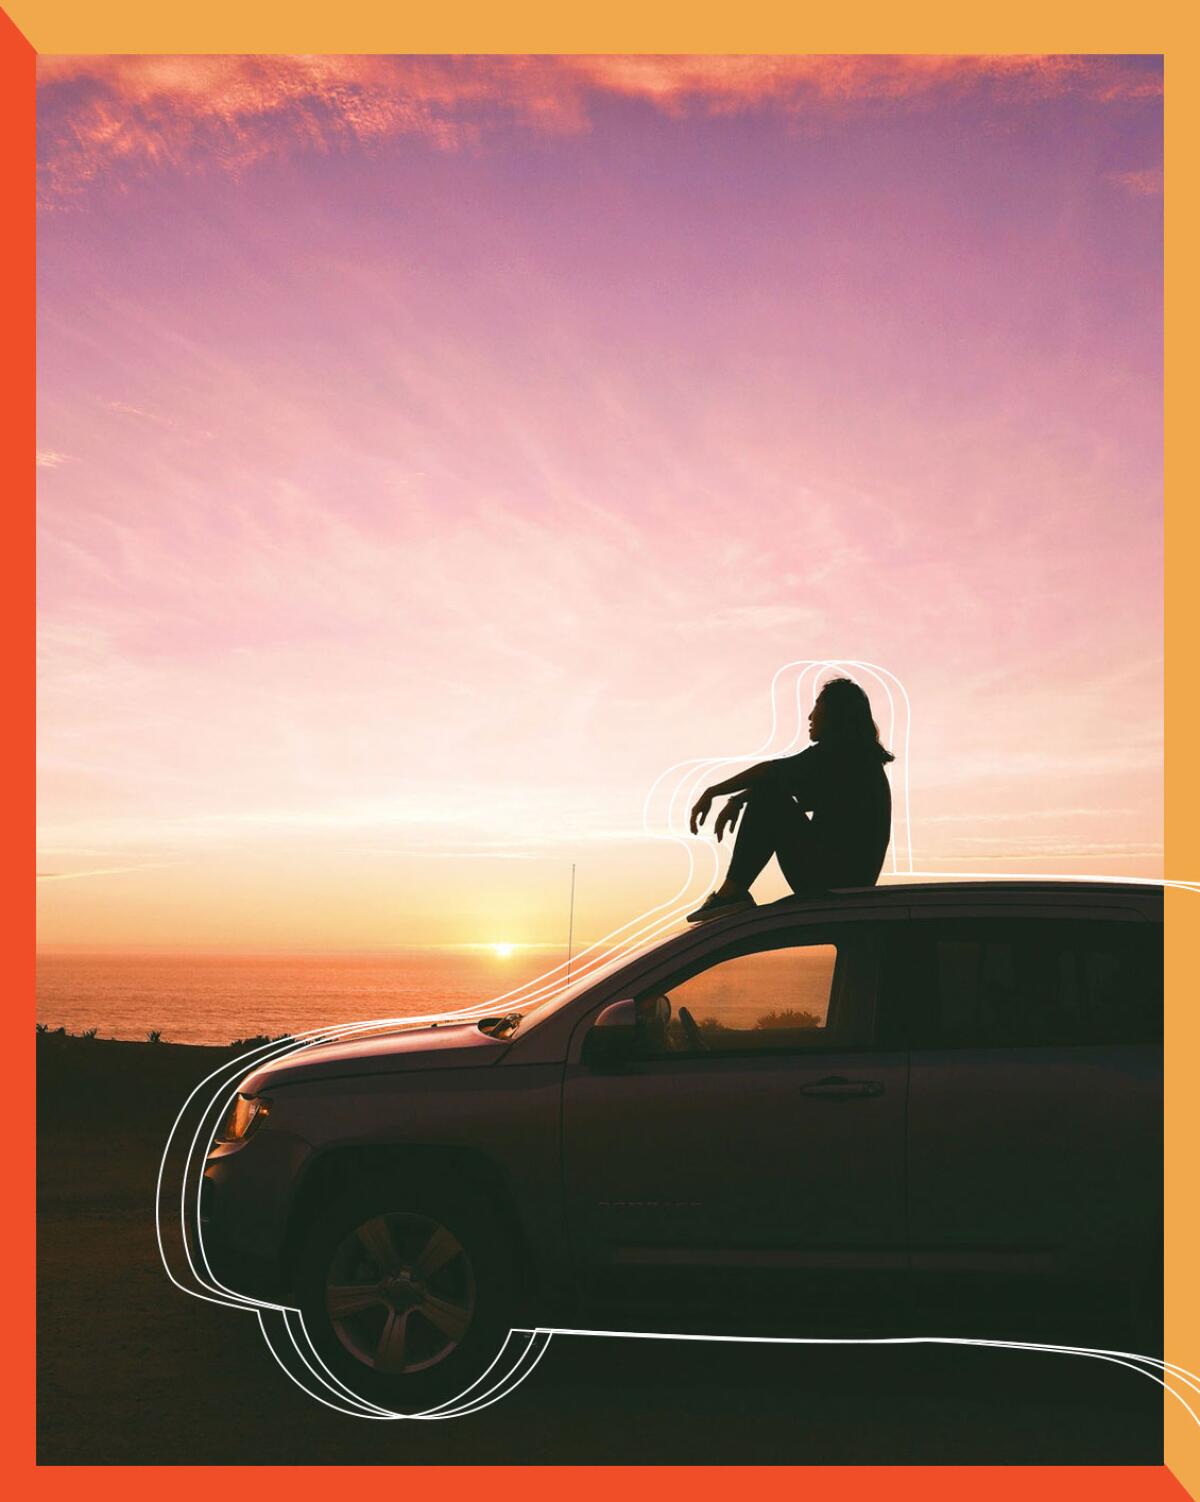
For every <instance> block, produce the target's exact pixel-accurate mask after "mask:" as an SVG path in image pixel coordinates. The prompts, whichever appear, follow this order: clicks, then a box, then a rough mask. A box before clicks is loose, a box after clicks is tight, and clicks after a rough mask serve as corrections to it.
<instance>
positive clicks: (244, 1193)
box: [195, 1123, 311, 1303]
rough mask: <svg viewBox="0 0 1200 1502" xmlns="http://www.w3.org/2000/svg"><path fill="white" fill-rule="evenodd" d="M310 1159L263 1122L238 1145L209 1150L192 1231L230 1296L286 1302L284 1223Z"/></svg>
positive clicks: (295, 1141)
mask: <svg viewBox="0 0 1200 1502" xmlns="http://www.w3.org/2000/svg"><path fill="white" fill-rule="evenodd" d="M310 1154H311V1149H310V1148H309V1145H308V1144H307V1143H306V1142H304V1141H302V1140H301V1139H300V1138H298V1137H295V1136H293V1135H292V1134H291V1133H290V1132H285V1131H278V1130H273V1129H272V1127H271V1126H270V1124H269V1123H268V1124H265V1125H264V1126H263V1127H262V1128H261V1129H260V1130H259V1131H257V1132H255V1133H253V1134H252V1135H251V1136H250V1137H248V1138H247V1139H246V1140H245V1141H244V1142H239V1143H217V1144H214V1146H213V1147H212V1148H211V1149H210V1151H209V1155H208V1158H207V1159H206V1161H205V1165H204V1179H203V1182H202V1185H201V1189H200V1213H199V1222H198V1225H197V1226H196V1228H195V1229H196V1232H197V1234H198V1238H199V1240H200V1242H201V1244H202V1246H203V1248H204V1256H205V1258H206V1259H207V1261H208V1263H209V1266H210V1268H211V1269H212V1272H213V1274H214V1276H215V1277H216V1279H217V1281H218V1282H220V1283H222V1284H223V1285H224V1286H225V1287H226V1288H228V1289H230V1290H232V1291H233V1292H234V1293H240V1294H243V1295H245V1296H246V1297H248V1298H253V1299H264V1300H266V1301H268V1302H271V1303H280V1302H284V1301H285V1300H286V1297H287V1295H288V1292H289V1290H288V1288H287V1286H286V1285H287V1281H288V1275H287V1256H286V1251H287V1233H288V1221H289V1216H290V1212H291V1207H292V1204H293V1201H294V1198H295V1190H296V1186H297V1184H298V1183H299V1180H300V1176H301V1174H302V1173H303V1171H304V1167H305V1164H306V1163H307V1161H308V1158H309V1156H310Z"/></svg>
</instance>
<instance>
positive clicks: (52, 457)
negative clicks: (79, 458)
mask: <svg viewBox="0 0 1200 1502" xmlns="http://www.w3.org/2000/svg"><path fill="white" fill-rule="evenodd" d="M36 462H37V467H38V468H39V469H60V468H61V467H62V466H63V465H64V464H71V463H73V462H74V460H73V459H72V456H71V455H70V454H60V453H59V452H58V450H57V449H38V451H37V460H36Z"/></svg>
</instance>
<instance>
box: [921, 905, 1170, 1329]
mask: <svg viewBox="0 0 1200 1502" xmlns="http://www.w3.org/2000/svg"><path fill="white" fill-rule="evenodd" d="M911 938H912V949H911V951H910V954H911V963H912V967H913V968H912V971H911V976H912V984H911V991H910V1007H911V1016H910V1020H911V1027H912V1035H911V1036H912V1043H913V1051H912V1064H911V1075H910V1084H909V1107H908V1133H907V1136H908V1160H909V1161H908V1175H909V1224H910V1236H911V1250H912V1266H913V1270H914V1274H915V1275H916V1276H915V1280H914V1281H915V1284H916V1287H917V1291H918V1294H919V1295H920V1296H921V1297H923V1298H924V1299H925V1300H926V1301H928V1300H930V1299H931V1298H933V1297H934V1295H936V1296H937V1297H943V1296H948V1295H950V1294H951V1293H952V1292H953V1291H954V1290H955V1289H956V1288H957V1289H959V1291H960V1292H962V1291H965V1290H967V1289H968V1288H969V1287H970V1284H971V1281H972V1279H974V1280H975V1282H976V1285H978V1280H979V1279H980V1278H983V1277H986V1278H988V1279H990V1280H992V1282H993V1284H994V1287H995V1291H996V1292H1002V1290H1003V1287H1005V1286H1007V1287H1008V1288H1009V1289H1010V1290H1011V1289H1013V1288H1015V1287H1017V1286H1018V1285H1019V1284H1020V1283H1022V1282H1028V1280H1029V1279H1037V1280H1042V1279H1045V1278H1050V1279H1059V1280H1064V1279H1075V1280H1076V1281H1075V1282H1074V1284H1073V1285H1071V1287H1070V1291H1071V1292H1072V1293H1080V1294H1082V1293H1083V1292H1084V1291H1085V1289H1086V1287H1087V1283H1088V1280H1089V1279H1090V1278H1092V1277H1095V1278H1096V1279H1099V1280H1101V1281H1103V1280H1106V1279H1108V1278H1110V1277H1113V1276H1117V1277H1120V1276H1122V1275H1123V1274H1125V1273H1129V1272H1132V1271H1135V1270H1136V1269H1137V1268H1138V1266H1139V1264H1141V1265H1143V1266H1144V1259H1145V1258H1146V1257H1147V1256H1148V1255H1152V1254H1153V1248H1154V1247H1155V1246H1156V1245H1157V1244H1158V1243H1159V1240H1160V1237H1161V1218H1162V1198H1161V1194H1162V1046H1161V1042H1162V1031H1161V1028H1162V928H1161V925H1155V924H1153V923H1146V922H1141V921H1136V920H1134V921H1129V920H1126V919H1122V918H1120V917H1119V915H1113V914H1111V913H1110V914H1108V915H1104V914H1098V915H1097V916H1096V917H1095V918H1086V917H1082V916H1073V917H1070V918H1058V917H1056V916H1054V915H1053V914H1052V913H1046V914H1043V915H1041V916H1032V915H1023V916H1005V915H1003V914H988V913H986V912H978V913H974V914H971V913H960V914H958V915H956V916H938V915H931V916H929V917H927V918H920V917H918V918H916V919H914V922H913V923H912V925H911ZM954 1275H962V1276H963V1278H964V1282H962V1283H961V1284H956V1283H955V1281H954Z"/></svg>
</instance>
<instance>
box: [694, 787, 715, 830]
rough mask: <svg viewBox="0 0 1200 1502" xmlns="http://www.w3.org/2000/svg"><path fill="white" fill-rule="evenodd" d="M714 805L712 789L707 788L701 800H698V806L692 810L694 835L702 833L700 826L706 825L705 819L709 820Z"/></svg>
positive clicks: (700, 797)
mask: <svg viewBox="0 0 1200 1502" xmlns="http://www.w3.org/2000/svg"><path fill="white" fill-rule="evenodd" d="M712 805H713V795H712V790H711V788H705V790H704V792H702V793H701V794H700V796H699V798H697V799H696V806H695V807H694V808H693V809H692V821H691V822H692V833H693V834H699V833H700V826H701V824H703V823H704V821H705V819H707V818H708V815H709V812H710V810H711V809H712Z"/></svg>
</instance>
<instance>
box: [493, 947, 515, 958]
mask: <svg viewBox="0 0 1200 1502" xmlns="http://www.w3.org/2000/svg"><path fill="white" fill-rule="evenodd" d="M516 947H517V946H516V945H515V944H493V945H492V953H493V954H498V955H499V956H500V958H501V959H502V960H506V959H507V958H508V957H509V955H510V954H511V953H512V952H513V950H514V949H515V948H516Z"/></svg>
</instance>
